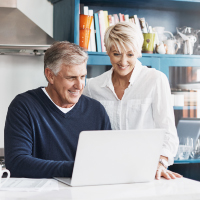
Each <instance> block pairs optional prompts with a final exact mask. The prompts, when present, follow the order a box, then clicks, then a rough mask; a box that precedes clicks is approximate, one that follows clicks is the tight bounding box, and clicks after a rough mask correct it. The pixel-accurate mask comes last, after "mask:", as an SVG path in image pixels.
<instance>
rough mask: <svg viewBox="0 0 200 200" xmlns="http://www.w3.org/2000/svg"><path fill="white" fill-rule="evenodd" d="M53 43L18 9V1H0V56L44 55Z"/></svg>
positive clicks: (51, 39) (52, 40)
mask: <svg viewBox="0 0 200 200" xmlns="http://www.w3.org/2000/svg"><path fill="white" fill-rule="evenodd" d="M53 42H55V40H54V39H53V38H52V37H50V36H49V35H48V34H47V33H46V32H44V31H43V30H42V29H41V28H40V27H38V26H37V25H36V24H35V23H34V22H33V21H31V20H30V19H29V18H28V17H27V16H26V15H24V14H23V13H22V12H21V11H20V10H19V9H18V8H17V0H0V54H12V55H13V54H20V55H43V54H44V52H45V50H46V49H47V48H48V47H49V46H50V45H51V44H52V43H53Z"/></svg>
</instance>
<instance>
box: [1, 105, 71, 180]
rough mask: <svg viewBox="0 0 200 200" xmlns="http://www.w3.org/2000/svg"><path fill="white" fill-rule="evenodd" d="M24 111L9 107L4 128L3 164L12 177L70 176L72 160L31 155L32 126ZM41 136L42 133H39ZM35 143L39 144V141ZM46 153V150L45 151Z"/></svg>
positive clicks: (32, 141) (33, 141)
mask: <svg viewBox="0 0 200 200" xmlns="http://www.w3.org/2000/svg"><path fill="white" fill-rule="evenodd" d="M30 120H31V119H30V118H29V117H28V114H27V113H26V112H25V111H20V110H19V109H16V108H13V107H12V108H9V110H8V114H7V118H6V124H5V130H4V134H5V135H4V141H5V145H4V146H5V164H6V168H7V169H9V170H10V172H11V176H12V177H27V178H51V177H54V176H60V177H71V175H72V170H73V165H74V162H72V161H69V162H68V161H53V160H44V159H40V158H36V157H33V151H34V150H33V145H34V143H35V142H37V141H35V140H34V134H33V132H34V130H33V128H34V127H31V123H30ZM41 137H42V135H41ZM37 145H40V144H39V143H38V144H37ZM47 153H48V152H47Z"/></svg>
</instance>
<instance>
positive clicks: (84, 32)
mask: <svg viewBox="0 0 200 200" xmlns="http://www.w3.org/2000/svg"><path fill="white" fill-rule="evenodd" d="M90 33H91V29H80V30H79V45H80V46H81V47H83V48H84V49H85V50H88V46H89V41H90Z"/></svg>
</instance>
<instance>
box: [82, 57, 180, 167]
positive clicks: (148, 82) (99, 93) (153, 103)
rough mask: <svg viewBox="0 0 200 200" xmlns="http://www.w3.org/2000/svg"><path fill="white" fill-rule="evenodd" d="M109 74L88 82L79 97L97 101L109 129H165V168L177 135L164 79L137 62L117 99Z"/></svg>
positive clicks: (167, 84)
mask: <svg viewBox="0 0 200 200" xmlns="http://www.w3.org/2000/svg"><path fill="white" fill-rule="evenodd" d="M112 72H113V69H111V70H109V71H107V72H105V73H104V74H102V75H100V76H98V77H95V78H91V79H88V80H87V84H86V87H85V89H84V92H83V94H85V95H86V96H89V97H91V98H93V99H96V100H98V101H99V102H101V104H102V105H103V106H104V107H105V109H106V111H107V113H108V115H109V118H110V122H111V126H112V129H117V130H127V129H152V128H162V129H166V135H165V139H164V144H163V148H162V152H161V155H163V156H166V157H168V163H169V165H171V164H173V160H174V159H173V158H174V157H175V155H176V152H177V148H178V136H177V131H176V127H175V120H174V111H173V106H172V101H171V91H170V86H169V82H168V79H167V77H166V76H165V74H163V73H162V72H160V71H158V70H156V69H153V68H148V67H146V66H142V64H141V63H140V61H138V60H137V61H136V65H135V68H134V70H133V73H132V75H131V78H130V80H129V82H130V84H129V86H128V88H126V89H125V91H124V95H123V97H122V99H121V100H120V99H119V98H118V97H117V95H116V93H115V91H114V86H113V83H112Z"/></svg>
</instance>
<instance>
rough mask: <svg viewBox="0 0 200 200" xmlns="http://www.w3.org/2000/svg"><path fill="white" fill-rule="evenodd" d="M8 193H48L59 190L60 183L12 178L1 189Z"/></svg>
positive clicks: (48, 180)
mask: <svg viewBox="0 0 200 200" xmlns="http://www.w3.org/2000/svg"><path fill="white" fill-rule="evenodd" d="M0 190H4V191H5V190H6V191H43V190H45V191H48V190H58V182H57V181H56V180H54V179H29V178H10V179H8V181H7V182H6V183H5V184H3V185H2V186H1V187H0Z"/></svg>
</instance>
